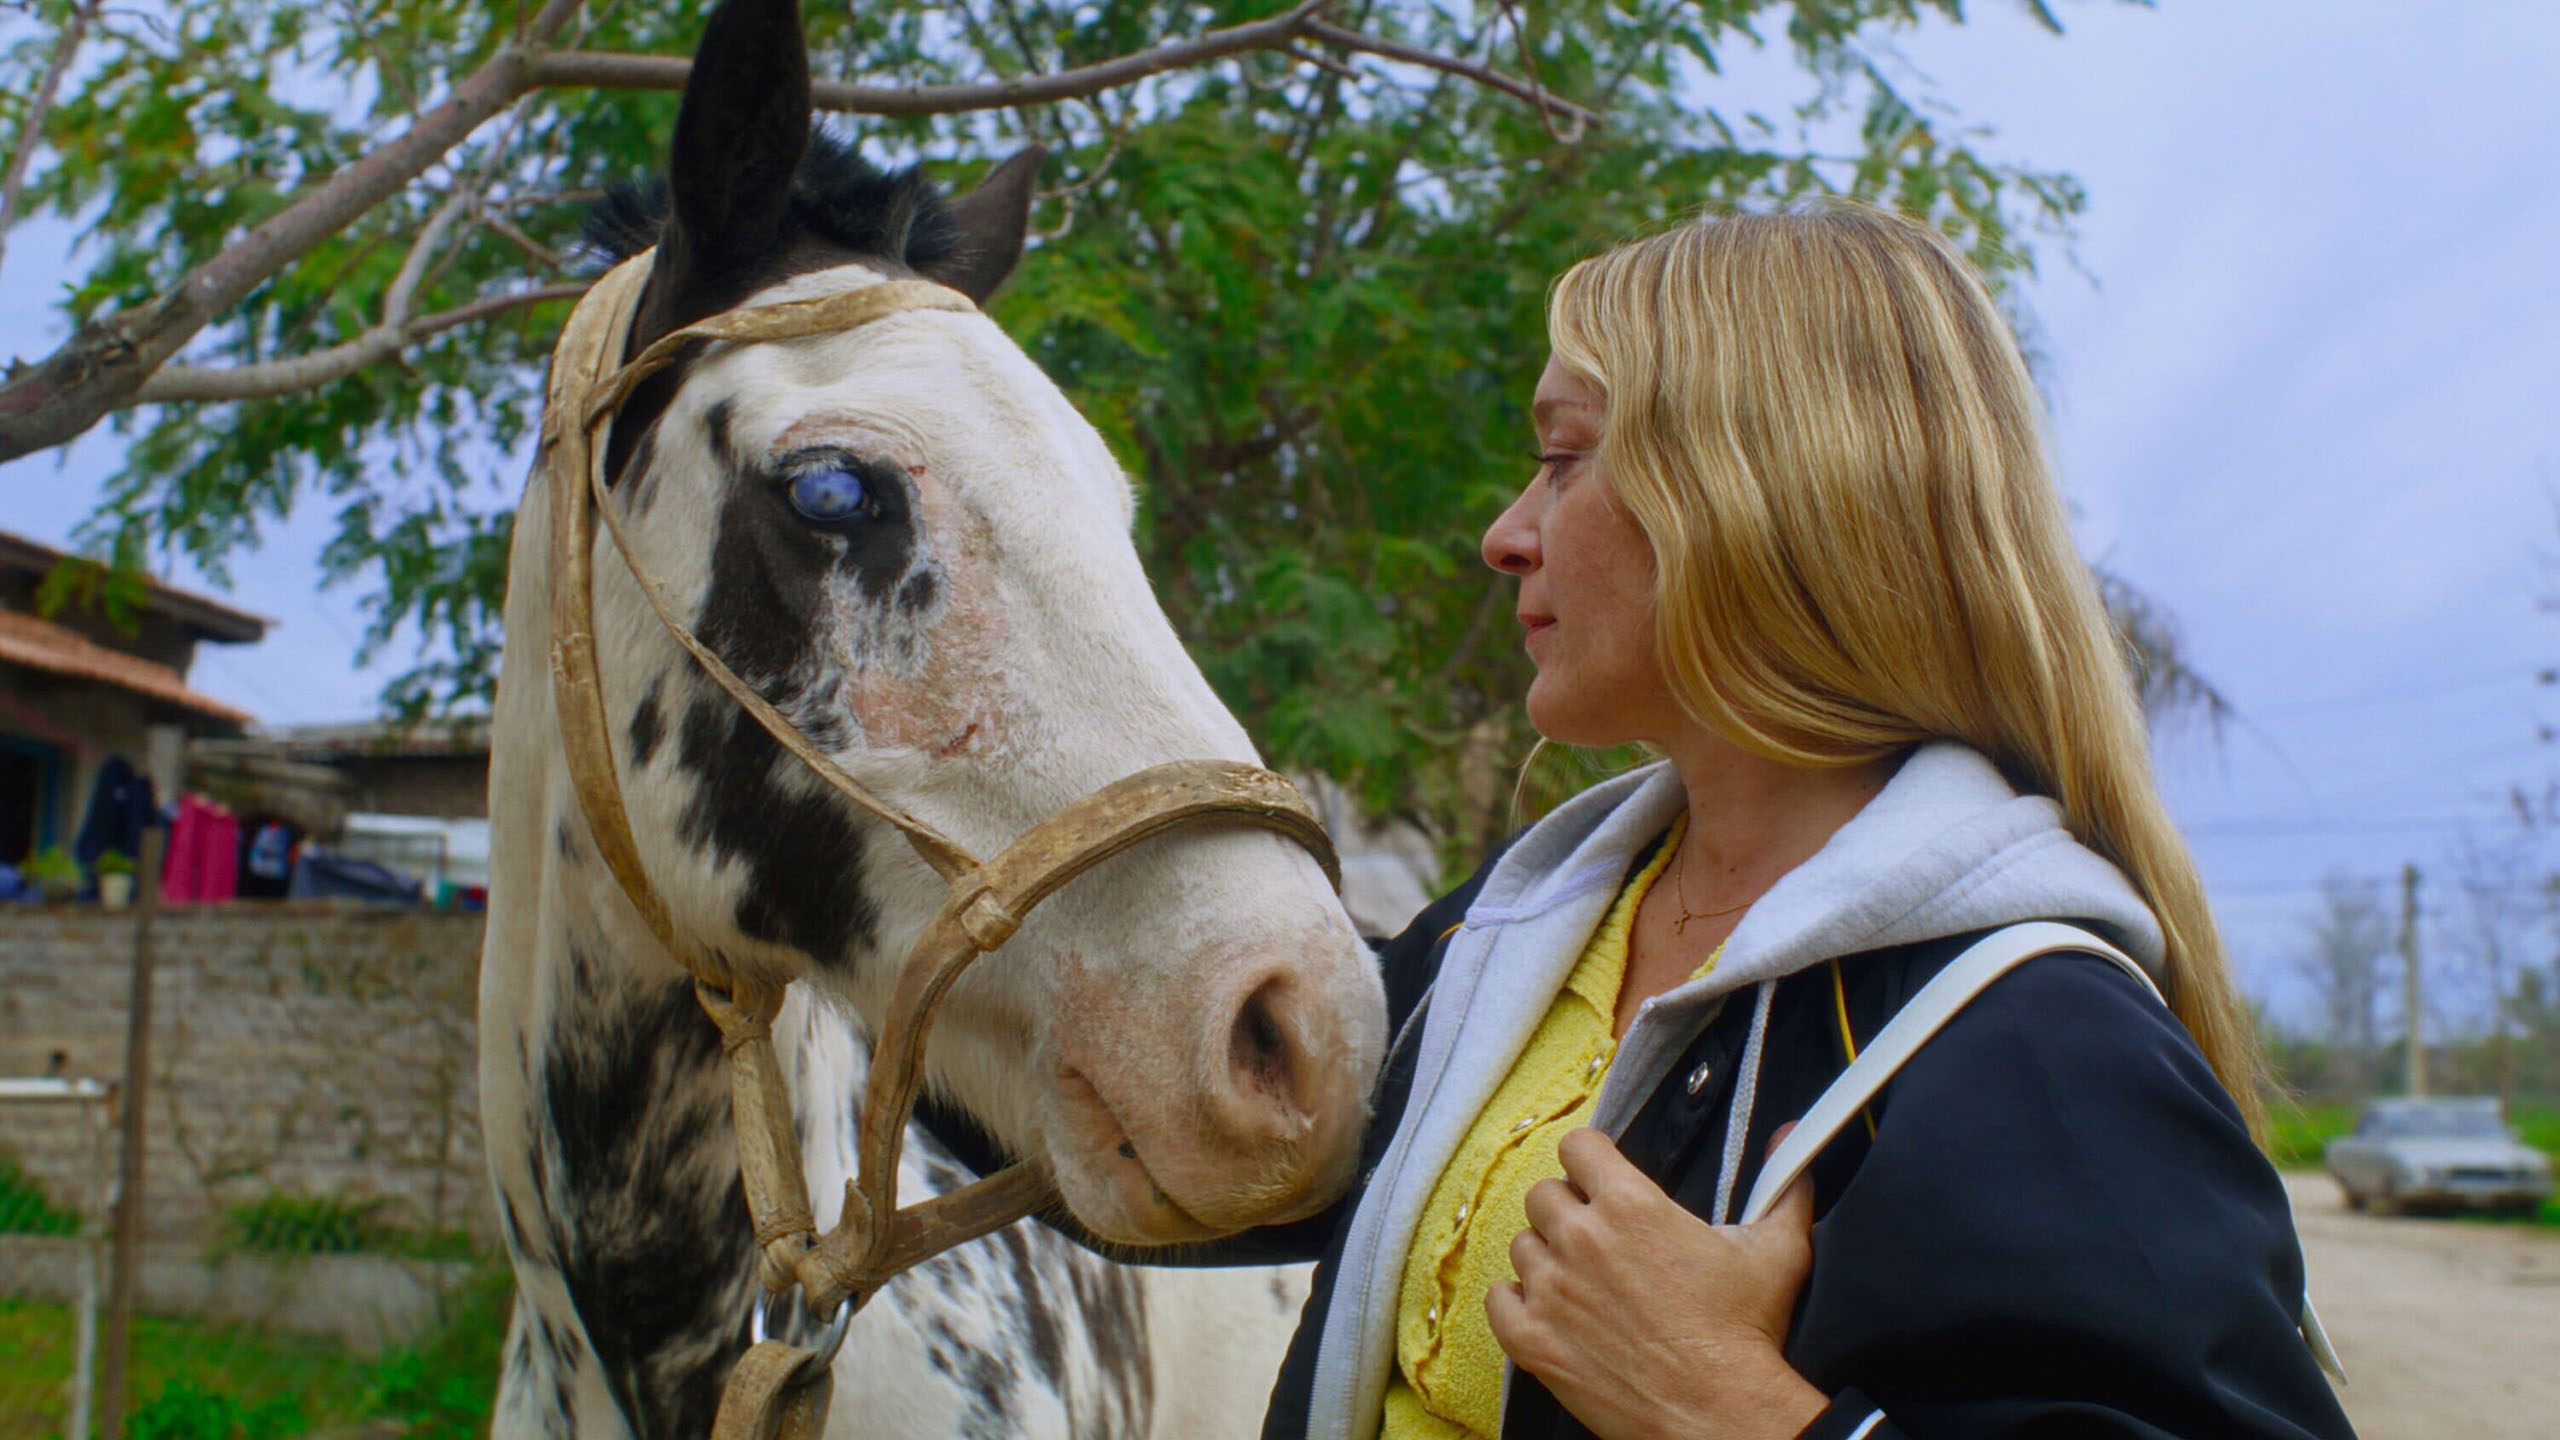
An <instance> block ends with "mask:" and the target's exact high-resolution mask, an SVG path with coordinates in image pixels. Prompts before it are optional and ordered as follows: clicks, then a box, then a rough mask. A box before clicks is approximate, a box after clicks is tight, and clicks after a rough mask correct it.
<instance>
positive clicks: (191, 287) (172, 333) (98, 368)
mask: <svg viewBox="0 0 2560 1440" xmlns="http://www.w3.org/2000/svg"><path fill="white" fill-rule="evenodd" d="M576 10H577V4H576V0H549V3H547V4H545V5H544V6H543V8H542V10H541V12H540V13H539V14H538V15H536V16H535V18H534V19H533V21H532V22H531V23H530V24H529V25H528V26H526V27H525V31H524V33H523V35H522V37H521V38H519V39H510V40H508V41H507V42H505V43H504V44H501V45H500V46H499V47H498V49H497V52H496V53H495V54H493V55H491V56H490V57H489V59H488V60H487V61H486V62H485V63H483V64H482V65H481V66H480V68H479V69H477V70H475V71H473V72H472V73H471V75H470V76H469V77H468V78H467V79H465V80H463V82H462V83H461V84H459V85H456V86H455V87H454V88H453V90H452V91H451V93H449V94H448V95H446V97H445V98H444V99H443V100H442V101H441V102H439V103H438V104H437V105H436V107H435V108H434V109H432V110H429V111H427V112H426V113H425V114H423V115H421V116H419V117H418V119H417V121H416V122H415V123H413V124H412V125H411V126H410V127H409V128H408V129H407V130H406V131H404V132H402V133H401V135H400V136H399V137H398V138H396V139H394V140H391V141H389V142H388V143H386V144H384V145H383V146H382V147H381V148H379V149H377V150H375V151H374V152H373V153H371V154H369V155H366V156H365V157H364V158H362V159H360V160H358V161H356V162H355V163H354V164H352V165H349V166H348V167H347V168H345V169H343V170H340V171H338V172H337V173H336V174H334V175H332V176H330V177H329V179H327V180H326V181H323V182H321V183H320V184H318V185H316V186H314V187H312V188H311V189H309V190H307V191H305V192H303V194H302V196H301V198H299V199H297V200H295V201H294V202H293V203H292V204H290V205H287V206H286V207H285V208H284V209H282V210H280V211H277V212H276V213H275V214H274V215H273V216H271V217H269V218H268V219H267V221H266V222H265V223H263V224H261V225H259V226H258V227H257V228H256V229H253V230H251V231H250V232H249V233H248V234H247V235H245V236H243V237H242V238H241V239H240V240H238V241H237V242H235V243H233V244H231V245H228V246H225V247H224V248H223V250H222V252H221V253H220V254H218V255H216V256H214V257H213V258H212V259H210V260H207V261H206V262H204V263H203V264H201V265H199V266H197V267H196V268H195V269H193V270H190V271H189V272H187V274H186V276H185V277H184V278H183V279H181V280H180V281H179V282H178V284H177V286H176V287H175V288H174V289H172V290H170V291H169V292H167V293H166V294H164V295H162V296H160V297H159V298H158V299H156V300H153V301H151V302H150V303H148V304H144V305H140V306H137V307H135V308H133V309H131V310H127V311H121V312H119V313H117V314H115V315H112V316H109V317H107V318H106V319H104V320H97V321H92V322H90V323H89V324H87V325H83V326H81V327H80V329H79V330H78V331H76V332H74V333H73V335H72V336H71V338H70V339H69V340H67V341H65V342H63V344H62V346H61V348H59V349H57V350H55V351H54V352H53V354H51V355H49V356H47V357H46V358H45V359H43V360H41V361H39V362H37V363H36V364H33V365H23V364H21V365H14V366H12V367H10V370H9V374H8V378H7V380H6V381H5V382H0V461H9V460H15V459H17V458H18V457H19V456H21V455H26V454H30V453H32V452H34V451H37V450H42V449H45V448H47V447H48V446H53V445H59V444H61V443H63V442H64V441H66V440H70V439H72V438H73V437H75V436H77V435H79V434H81V433H82V432H84V431H86V430H87V429H88V428H89V427H90V426H92V425H95V424H97V423H98V421H99V420H100V419H101V418H102V417H104V416H105V415H106V414H107V412H109V411H111V410H116V409H121V408H123V407H124V406H126V405H129V404H132V403H133V402H134V399H135V397H136V396H137V395H138V393H139V392H140V391H141V389H142V386H143V382H144V381H145V380H146V379H147V378H148V377H149V376H150V375H151V374H152V372H154V371H156V370H158V369H159V368H160V367H161V366H163V365H165V364H167V363H168V361H169V359H170V357H172V356H174V355H176V354H177V353H178V352H179V351H180V350H181V349H183V348H185V346H186V343H187V342H188V341H189V340H191V339H193V338H194V337H195V335H196V332H197V331H199V330H202V329H203V328H204V327H205V326H206V325H207V324H209V323H211V321H212V320H213V317H215V316H216V315H219V314H221V313H222V312H223V311H225V310H227V309H229V308H230V307H231V306H233V305H235V304H237V303H239V301H240V300H241V299H242V297H244V296H246V295H247V294H249V292H250V291H252V290H254V289H256V288H257V287H258V286H260V285H262V284H264V283H266V282H267V281H268V280H269V279H271V278H273V277H274V276H275V275H276V274H277V272H279V271H281V270H283V269H284V268H285V267H286V266H288V265H290V264H292V263H293V262H294V261H296V260H299V259H301V258H302V257H303V256H304V255H306V254H309V253H310V251H311V249H312V247H313V246H316V245H318V244H320V243H321V242H322V241H324V240H326V239H327V238H328V237H329V236H331V235H334V234H336V233H338V231H340V230H342V229H344V228H345V227H346V226H347V225H349V224H351V223H353V222H354V221H355V220H356V219H357V217H359V216H361V215H363V214H365V213H366V212H367V211H369V210H371V209H373V207H375V206H376V205H379V204H381V203H382V202H383V201H384V200H387V199H389V198H390V197H391V196H393V195H396V194H398V193H399V192H400V190H401V189H402V188H403V187H405V186H407V185H408V183H409V182H410V181H412V180H415V179H416V178H418V176H420V175H422V174H424V173H425V172H426V170H427V167H429V166H431V165H433V164H434V163H435V162H436V161H437V160H438V159H440V158H441V157H443V156H444V155H445V154H446V153H447V152H448V151H450V150H452V149H453V147H454V146H456V145H458V144H460V143H462V141H463V140H464V139H466V138H468V137H469V136H470V134H471V133H472V132H473V131H475V130H477V129H479V128H480V126H481V125H482V124H484V123H485V122H487V121H488V120H490V119H492V118H493V117H495V116H497V115H498V114H499V113H501V112H502V111H504V110H505V109H506V108H507V107H508V106H509V105H512V104H514V103H515V101H516V99H517V98H518V97H519V96H522V95H523V94H524V93H525V92H526V91H527V90H530V89H532V88H533V86H534V84H535V82H534V79H533V64H534V60H535V58H536V56H537V55H538V54H539V53H540V50H539V47H540V45H541V43H542V42H543V41H544V40H545V39H546V38H548V36H549V35H550V34H551V32H552V31H553V30H556V29H558V27H559V26H560V25H561V24H563V23H565V22H566V21H567V20H568V19H569V17H570V16H571V15H572V14H573V13H575V12H576Z"/></svg>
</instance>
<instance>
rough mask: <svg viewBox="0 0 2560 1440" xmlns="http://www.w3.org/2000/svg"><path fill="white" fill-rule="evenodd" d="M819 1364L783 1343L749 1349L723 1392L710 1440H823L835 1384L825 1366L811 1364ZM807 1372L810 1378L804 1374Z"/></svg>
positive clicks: (809, 1353)
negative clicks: (804, 1371) (813, 1362)
mask: <svg viewBox="0 0 2560 1440" xmlns="http://www.w3.org/2000/svg"><path fill="white" fill-rule="evenodd" d="M816 1358H817V1356H816V1353H815V1352H813V1351H808V1350H803V1349H801V1348H800V1347H799V1346H797V1345H785V1344H783V1343H782V1342H781V1341H779V1340H765V1341H760V1342H758V1343H757V1344H756V1345H754V1346H752V1347H750V1348H749V1349H748V1351H747V1353H746V1354H744V1355H742V1356H740V1357H738V1364H737V1367H736V1368H735V1369H733V1370H731V1371H730V1372H729V1384H728V1386H727V1388H725V1389H723V1390H722V1391H721V1392H720V1409H719V1412H718V1413H717V1414H715V1415H714V1416H713V1417H712V1421H711V1440H819V1437H820V1436H821V1435H823V1434H824V1433H825V1431H826V1428H827V1401H828V1400H829V1399H830V1398H832V1397H833V1396H834V1394H835V1388H836V1380H835V1372H834V1371H832V1370H830V1369H828V1368H827V1367H826V1366H824V1365H811V1364H809V1362H810V1361H811V1360H814V1359H816ZM804 1367H805V1369H806V1370H807V1371H808V1372H809V1373H807V1374H803V1373H802V1371H803V1369H804Z"/></svg>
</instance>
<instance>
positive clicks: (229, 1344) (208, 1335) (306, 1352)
mask: <svg viewBox="0 0 2560 1440" xmlns="http://www.w3.org/2000/svg"><path fill="white" fill-rule="evenodd" d="M71 1341H72V1315H71V1309H70V1307H69V1306H66V1305H47V1304H42V1303H39V1302H36V1301H29V1300H0V1437H7V1440H19V1437H22V1436H23V1437H28V1440H33V1437H36V1436H56V1435H60V1434H61V1433H62V1426H63V1421H64V1420H65V1418H67V1416H68V1413H69V1410H68V1406H67V1404H66V1403H65V1402H66V1397H65V1396H64V1394H63V1390H64V1387H65V1382H67V1381H68V1380H69V1379H70V1376H71ZM367 1371H368V1366H367V1365H366V1362H364V1361H363V1360H361V1359H359V1358H357V1357H356V1356H354V1355H351V1354H349V1353H348V1352H347V1350H346V1347H344V1346H342V1345H340V1344H338V1343H337V1342H335V1341H333V1340H324V1339H320V1338H317V1337H314V1336H304V1335H289V1334H281V1333H278V1332H275V1331H269V1330H260V1329H256V1328H254V1327H252V1326H247V1325H231V1324H224V1323H221V1322H218V1321H210V1320H187V1319H164V1318H162V1317H159V1316H155V1315H143V1316H138V1317H136V1318H135V1320H134V1326H133V1362H132V1387H131V1389H130V1390H128V1391H127V1392H126V1393H128V1394H130V1395H133V1396H135V1397H137V1405H138V1408H137V1410H136V1412H135V1419H136V1420H137V1422H138V1421H139V1420H140V1419H141V1408H140V1407H147V1406H148V1405H149V1404H150V1402H151V1401H153V1400H155V1399H159V1398H162V1397H163V1396H165V1395H167V1394H168V1393H169V1391H170V1387H171V1386H172V1385H173V1384H176V1385H180V1386H187V1387H193V1388H194V1389H196V1390H198V1391H202V1392H210V1393H213V1394H218V1395H221V1396H224V1397H227V1398H228V1399H230V1400H232V1401H234V1402H237V1403H238V1404H239V1405H240V1406H242V1407H244V1408H256V1407H260V1406H266V1405H270V1404H272V1403H274V1402H279V1401H294V1402H298V1403H299V1405H300V1406H301V1410H302V1418H303V1420H304V1422H305V1423H307V1424H310V1425H324V1424H328V1423H330V1422H332V1421H337V1420H345V1419H351V1418H353V1417H354V1416H355V1415H357V1414H358V1413H360V1407H361V1405H362V1404H363V1401H364V1398H365V1395H366V1392H367V1389H368V1386H367V1384H366V1381H367V1378H368V1375H367ZM180 1403H181V1404H182V1405H183V1404H184V1401H183V1400H181V1402H180Z"/></svg>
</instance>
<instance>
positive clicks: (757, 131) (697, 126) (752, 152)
mask: <svg viewBox="0 0 2560 1440" xmlns="http://www.w3.org/2000/svg"><path fill="white" fill-rule="evenodd" d="M808 148H809V49H808V42H807V41H806V40H805V39H803V38H802V35H801V32H800V5H799V0H724V3H722V4H721V5H720V7H719V8H718V9H716V10H713V11H712V12H711V19H710V21H709V22H708V23H707V24H705V25H704V26H703V30H702V44H701V45H700V46H699V47H697V48H696V49H695V51H694V55H693V73H692V74H691V75H690V76H688V77H687V78H686V80H685V86H684V105H683V108H682V109H680V110H678V111H677V112H676V138H675V150H674V154H673V156H672V157H671V158H670V161H669V165H668V173H667V189H668V192H669V201H670V203H669V206H668V213H667V227H666V231H665V233H664V235H663V237H662V238H661V239H660V241H659V245H660V250H659V256H660V259H661V261H662V262H672V264H671V265H670V266H669V268H670V269H672V270H674V271H675V272H677V274H678V275H679V277H680V279H679V283H680V284H681V283H687V282H689V283H691V284H693V285H697V286H708V285H717V284H718V283H719V282H720V281H722V280H723V279H726V278H729V277H731V276H734V275H736V274H737V273H739V272H740V271H742V270H744V269H745V268H746V267H748V266H750V265H753V264H754V263H756V262H757V261H758V260H761V259H763V258H764V257H765V256H767V255H769V254H771V253H772V252H773V250H774V248H775V247H776V246H777V245H779V244H780V243H781V241H782V234H783V226H784V222H785V219H786V217H787V216H788V215H789V213H790V204H791V177H792V176H793V174H794V173H796V172H797V171H798V170H799V168H800V156H801V152H803V151H805V150H807V149H808Z"/></svg>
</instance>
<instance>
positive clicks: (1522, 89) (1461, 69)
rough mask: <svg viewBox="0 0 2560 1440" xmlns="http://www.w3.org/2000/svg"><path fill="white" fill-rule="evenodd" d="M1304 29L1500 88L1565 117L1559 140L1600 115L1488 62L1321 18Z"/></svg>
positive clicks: (1337, 43) (1351, 47) (1574, 134)
mask: <svg viewBox="0 0 2560 1440" xmlns="http://www.w3.org/2000/svg"><path fill="white" fill-rule="evenodd" d="M1305 31H1306V33H1307V35H1309V36H1310V37H1312V38H1314V39H1317V40H1321V41H1323V42H1324V43H1325V44H1327V45H1332V46H1336V47H1339V48H1341V49H1344V50H1353V51H1358V52H1360V53H1362V54H1365V55H1375V56H1378V57H1379V58H1380V59H1384V60H1395V61H1400V62H1402V63H1404V64H1407V65H1419V66H1421V67H1423V68H1424V69H1426V70H1440V71H1445V72H1447V73H1448V74H1451V75H1456V76H1459V77H1461V78H1463V79H1468V80H1472V81H1474V82H1476V83H1477V84H1479V85H1482V86H1484V87H1485V88H1486V89H1489V90H1499V91H1501V92H1502V93H1503V94H1505V95H1508V96H1510V97H1511V98H1512V99H1514V100H1518V101H1520V102H1521V103H1522V104H1525V105H1530V106H1533V107H1535V108H1536V109H1537V110H1538V111H1539V112H1540V113H1541V115H1553V116H1554V117H1555V118H1557V119H1560V120H1562V121H1564V122H1565V123H1564V128H1563V129H1562V130H1560V131H1558V132H1557V137H1556V138H1558V139H1560V140H1565V141H1568V142H1570V141H1572V140H1575V139H1578V138H1580V137H1581V135H1582V132H1583V130H1584V129H1585V128H1586V127H1588V126H1592V125H1597V124H1599V123H1600V117H1599V116H1598V115H1597V114H1595V113H1594V112H1592V111H1589V110H1586V109H1584V108H1583V107H1581V106H1579V105H1576V104H1574V103H1573V102H1572V101H1570V100H1564V99H1559V98H1557V97H1556V96H1553V95H1550V94H1548V93H1546V91H1545V90H1544V89H1543V88H1541V87H1538V86H1533V85H1524V84H1522V83H1521V82H1519V81H1517V80H1514V79H1512V78H1511V77H1510V76H1508V75H1505V74H1503V73H1502V72H1501V71H1499V70H1496V69H1494V68H1492V67H1491V66H1489V65H1479V64H1477V63H1476V62H1474V61H1472V60H1461V59H1459V58H1457V57H1456V56H1454V55H1443V54H1441V53H1440V52H1439V51H1437V50H1425V49H1423V48H1422V47H1420V46H1418V45H1407V44H1405V43H1404V42H1402V41H1400V40H1381V39H1379V38H1378V37H1376V36H1374V35H1363V34H1361V33H1360V32H1359V31H1357V30H1345V29H1343V28H1342V27H1341V26H1339V25H1328V24H1326V23H1325V22H1324V21H1322V20H1315V19H1310V20H1308V21H1307V22H1306V25H1305Z"/></svg>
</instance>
